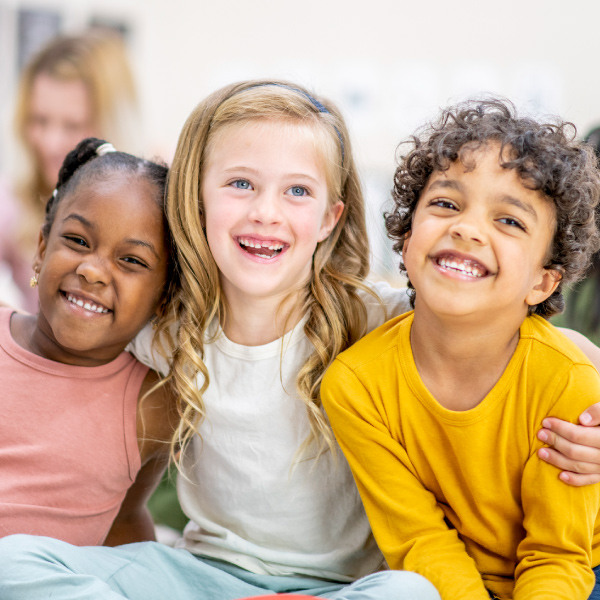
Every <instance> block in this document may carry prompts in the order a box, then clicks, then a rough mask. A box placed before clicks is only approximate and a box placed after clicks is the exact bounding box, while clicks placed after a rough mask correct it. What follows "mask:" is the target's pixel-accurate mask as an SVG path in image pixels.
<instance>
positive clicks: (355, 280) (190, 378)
mask: <svg viewBox="0 0 600 600" xmlns="http://www.w3.org/2000/svg"><path fill="white" fill-rule="evenodd" d="M260 119H270V120H279V121H282V120H283V121H285V122H290V121H291V122H299V123H302V124H304V125H307V124H308V125H310V126H312V127H314V128H315V131H316V132H317V133H319V134H321V132H323V135H325V136H327V139H328V140H330V141H331V143H326V144H323V146H327V148H322V149H321V154H322V156H323V158H324V159H325V162H326V171H327V181H328V187H329V194H330V202H331V203H333V202H335V201H336V200H337V199H338V198H339V199H341V200H342V201H343V202H344V211H343V213H342V216H341V217H340V219H339V221H338V223H337V225H336V226H335V228H334V229H333V231H332V232H331V234H330V235H329V237H327V238H326V239H325V240H323V241H322V242H320V243H319V244H318V246H317V249H316V251H315V253H314V256H313V269H312V274H311V277H310V281H309V282H308V284H307V285H306V287H305V289H304V293H303V294H301V296H302V298H301V302H302V309H303V311H304V313H303V314H306V315H307V320H306V323H305V325H304V332H305V334H306V335H307V337H308V339H309V340H310V342H311V344H312V345H313V347H314V351H313V352H312V354H311V355H310V357H309V358H308V359H307V361H306V362H305V364H304V365H303V366H302V368H301V369H300V372H299V373H298V377H297V381H296V383H297V389H298V393H299V395H300V397H301V399H302V401H303V402H304V403H305V405H306V409H307V412H308V418H309V422H310V427H311V436H310V438H309V440H307V444H308V443H309V442H310V441H313V440H316V441H317V443H318V454H320V453H321V452H322V451H324V450H325V449H326V448H327V447H330V448H331V447H333V436H332V433H331V431H330V428H329V425H328V423H327V419H326V417H325V414H324V412H323V410H322V407H321V401H320V398H319V390H320V385H321V379H322V377H323V374H324V372H325V370H326V369H327V367H328V366H329V365H330V364H331V362H332V361H333V359H334V358H335V357H336V356H337V354H338V353H339V352H341V351H342V350H344V349H345V348H347V347H348V346H349V345H351V344H352V343H353V342H355V341H356V340H357V339H359V338H360V337H361V336H362V335H363V334H364V329H365V323H366V311H365V307H364V304H363V302H362V300H361V299H360V297H359V296H358V294H357V289H358V288H361V289H365V290H366V289H367V288H366V287H365V286H364V284H363V283H362V282H363V281H364V279H365V277H366V275H367V273H368V268H369V247H368V241H367V232H366V225H365V215H364V200H363V195H362V191H361V188H360V183H359V178H358V174H357V170H356V166H355V164H354V160H353V156H352V151H351V146H350V139H349V136H348V132H347V129H346V126H345V123H344V121H343V119H342V117H341V115H340V113H339V112H338V110H337V109H336V108H335V106H334V105H333V104H331V103H330V102H328V101H326V100H324V99H322V98H317V97H316V96H314V95H312V94H309V93H308V92H307V91H306V90H304V89H302V88H301V87H300V86H297V85H294V84H290V83H287V82H282V81H246V82H243V83H237V84H233V85H229V86H226V87H224V88H222V89H220V90H218V91H217V92H215V93H213V94H212V95H210V96H209V97H208V98H206V99H205V100H204V101H203V102H201V103H200V104H199V105H198V106H197V107H196V108H195V110H194V111H193V112H192V114H191V115H190V117H189V118H188V120H187V121H186V123H185V125H184V127H183V130H182V132H181V135H180V137H179V141H178V144H177V149H176V151H175V157H174V160H173V165H172V167H171V170H170V174H169V183H168V186H167V190H168V191H167V202H166V209H167V219H168V222H169V227H170V229H171V234H172V237H173V241H174V243H175V246H176V252H177V262H178V263H179V268H180V275H181V290H180V293H179V295H178V297H177V298H176V300H175V301H174V303H173V304H172V307H171V311H170V312H169V315H168V317H167V318H164V319H162V320H161V322H160V323H159V333H161V332H162V333H167V334H168V332H169V331H170V330H171V331H172V327H173V324H174V323H175V322H178V327H177V334H176V336H175V339H172V340H171V343H172V349H171V350H172V353H173V362H172V367H171V371H170V373H169V380H170V382H171V385H172V386H173V387H174V388H175V392H176V395H177V397H178V402H179V416H180V419H181V420H180V425H179V429H178V431H177V432H176V433H175V435H174V437H173V445H172V452H173V457H174V458H175V453H176V452H177V449H178V448H185V446H186V445H187V443H189V441H190V439H191V437H192V436H193V435H194V433H197V431H198V426H199V424H200V423H201V421H202V419H203V418H204V416H205V406H204V402H203V398H202V396H203V393H204V392H205V391H206V389H207V387H208V384H209V373H208V370H207V368H206V365H205V363H204V360H203V358H204V345H205V343H206V341H207V337H206V336H207V328H208V326H209V324H210V323H211V321H212V320H213V319H214V318H219V319H221V318H222V316H223V310H224V298H223V296H222V292H221V289H220V285H219V271H218V268H217V265H216V264H215V261H214V259H213V257H212V254H211V252H210V249H209V247H208V243H207V240H206V235H205V232H204V230H203V223H202V217H201V215H202V210H203V206H202V196H201V183H202V174H203V168H204V166H205V164H206V161H207V156H208V153H209V152H210V147H211V140H212V139H213V137H214V135H215V134H216V132H217V131H219V130H220V129H221V128H223V127H225V126H227V125H230V124H232V123H244V122H248V121H256V120H260ZM315 137H316V143H318V141H319V140H323V137H321V135H317V136H315ZM328 148H329V151H327V149H328ZM282 333H283V332H282ZM197 380H198V381H200V382H201V384H200V385H197V383H196V381H197Z"/></svg>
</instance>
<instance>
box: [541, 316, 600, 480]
mask: <svg viewBox="0 0 600 600" xmlns="http://www.w3.org/2000/svg"><path fill="white" fill-rule="evenodd" d="M559 329H560V331H561V332H562V333H563V334H564V335H565V336H567V337H568V338H569V339H570V340H571V341H572V342H573V343H575V344H576V345H577V346H578V347H579V348H580V350H581V351H582V352H583V353H584V354H585V355H586V356H587V357H588V359H589V360H590V362H591V363H592V364H593V365H594V366H595V367H596V369H597V370H598V371H599V372H600V348H598V346H596V345H595V344H594V343H592V342H591V341H590V340H588V339H587V338H586V337H585V336H584V335H582V334H581V333H578V332H577V331H574V330H572V329H564V328H562V327H561V328H559ZM599 400H600V398H599ZM598 425H600V401H598V402H596V403H595V404H591V405H590V406H588V407H587V408H586V410H585V411H584V412H582V414H581V415H579V424H576V423H570V422H568V421H564V420H562V419H558V418H556V417H554V416H549V417H548V418H547V419H544V421H543V429H542V430H541V431H540V433H539V437H540V440H542V441H543V442H545V443H546V444H547V446H548V447H544V448H542V449H541V450H540V452H539V457H540V458H541V459H542V460H545V461H546V462H548V463H550V464H551V465H554V466H555V467H558V468H559V469H561V470H562V473H561V474H560V478H561V480H562V481H564V482H565V483H568V484H569V485H574V486H581V485H590V484H594V483H598V482H600V427H597V426H598Z"/></svg>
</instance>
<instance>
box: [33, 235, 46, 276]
mask: <svg viewBox="0 0 600 600" xmlns="http://www.w3.org/2000/svg"><path fill="white" fill-rule="evenodd" d="M47 242H48V240H46V238H45V237H44V234H43V233H42V230H41V229H40V233H39V234H38V245H37V250H36V251H35V256H34V257H33V265H32V266H33V270H34V271H37V272H38V273H39V271H40V269H41V266H42V263H43V262H44V256H46V248H47V245H48V244H47Z"/></svg>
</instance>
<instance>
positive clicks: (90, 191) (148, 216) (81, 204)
mask: <svg viewBox="0 0 600 600" xmlns="http://www.w3.org/2000/svg"><path fill="white" fill-rule="evenodd" d="M69 212H77V213H85V214H89V215H92V216H94V217H95V218H97V219H101V218H103V217H112V218H113V220H115V221H118V220H119V219H124V218H125V217H127V219H128V220H129V221H136V222H139V223H143V224H144V226H145V227H152V228H153V229H154V228H155V226H156V227H158V228H160V229H161V230H162V229H163V227H164V223H163V217H162V208H161V207H160V205H159V203H158V201H157V190H156V187H155V185H154V184H152V183H151V182H149V181H148V180H147V179H146V178H145V177H142V176H139V175H135V174H132V173H120V172H111V173H109V174H107V175H106V176H103V177H88V178H84V179H82V180H80V181H79V182H78V184H77V185H76V186H75V187H74V188H73V189H72V190H70V191H69V192H68V193H67V194H66V195H65V197H64V198H63V199H62V200H61V201H60V203H59V205H58V207H57V211H56V218H55V220H56V219H60V218H61V216H63V217H64V216H65V215H66V214H68V213H69Z"/></svg>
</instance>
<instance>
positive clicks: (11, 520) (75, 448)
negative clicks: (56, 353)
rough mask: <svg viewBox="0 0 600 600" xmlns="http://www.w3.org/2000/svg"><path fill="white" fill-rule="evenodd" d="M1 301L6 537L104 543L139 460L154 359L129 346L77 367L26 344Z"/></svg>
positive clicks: (0, 459)
mask: <svg viewBox="0 0 600 600" xmlns="http://www.w3.org/2000/svg"><path fill="white" fill-rule="evenodd" d="M11 312H12V311H11V310H10V309H4V308H2V309H0V373H1V375H0V390H1V391H0V394H1V396H0V397H1V401H0V403H1V404H0V406H1V413H0V414H1V415H2V418H1V419H0V537H2V536H5V535H9V534H12V533H30V534H35V535H45V536H50V537H54V538H58V539H61V540H64V541H66V542H69V543H71V544H75V545H79V546H84V545H98V544H101V543H102V542H103V541H104V539H105V537H106V535H107V533H108V531H109V530H110V527H111V524H112V522H113V520H114V518H115V516H116V515H117V513H118V511H119V508H120V505H121V502H122V501H123V498H124V497H125V493H126V492H127V489H128V488H129V487H130V486H131V484H132V483H133V482H134V481H135V478H136V475H137V473H138V471H139V469H140V454H139V450H138V445H137V433H136V411H137V400H138V396H139V392H140V387H141V385H142V381H143V380H144V377H145V376H146V373H147V371H148V368H147V367H145V366H144V365H142V364H141V363H139V362H138V361H137V360H136V359H135V358H133V356H131V355H130V354H129V353H126V352H123V353H122V354H121V355H119V356H118V357H117V358H116V359H115V360H113V361H112V362H110V363H108V364H106V365H102V366H100V367H76V366H72V365H65V364H62V363H58V362H54V361H51V360H47V359H45V358H42V357H40V356H37V355H35V354H32V353H31V352H28V351H27V350H25V349H23V348H21V347H20V346H19V345H17V343H16V342H15V341H14V340H13V339H12V337H11V335H10V328H9V323H10V315H11Z"/></svg>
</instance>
